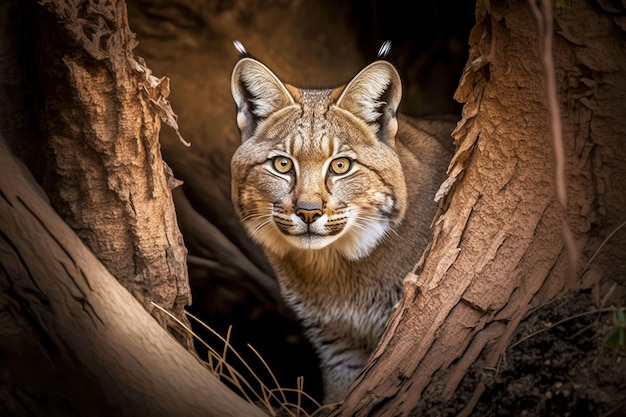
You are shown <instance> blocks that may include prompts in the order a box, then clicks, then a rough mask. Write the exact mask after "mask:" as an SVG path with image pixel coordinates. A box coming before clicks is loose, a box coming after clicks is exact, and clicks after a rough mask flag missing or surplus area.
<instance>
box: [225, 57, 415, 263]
mask: <svg viewBox="0 0 626 417" xmlns="http://www.w3.org/2000/svg"><path fill="white" fill-rule="evenodd" d="M231 88H232V94H233V97H234V99H235V102H236V105H237V125H238V127H239V130H240V132H241V146H240V147H239V148H238V149H237V151H236V152H235V154H234V156H233V158H232V162H231V171H232V198H233V202H234V206H235V210H236V212H237V214H238V215H239V217H240V218H241V220H242V223H243V224H244V226H245V228H246V229H247V231H248V232H249V234H250V235H251V236H252V238H253V239H255V240H256V241H257V242H259V243H260V244H261V245H263V246H264V248H265V249H266V250H268V251H270V252H271V253H273V254H275V255H277V256H284V255H285V254H287V253H289V252H291V251H294V250H295V251H298V250H299V251H302V250H305V251H308V250H319V249H322V248H329V249H334V250H336V251H337V252H338V253H340V254H342V255H343V256H344V257H346V258H347V259H350V260H356V259H360V258H363V257H365V256H367V255H368V254H369V253H370V252H371V251H372V250H373V249H374V248H375V247H376V245H378V244H379V243H380V242H381V240H382V239H383V238H384V237H385V236H386V235H387V234H389V233H392V232H393V228H394V227H395V226H397V225H398V224H399V223H400V222H401V221H402V219H403V217H404V213H405V210H406V205H407V203H406V200H407V191H406V185H405V180H404V175H403V171H402V166H401V165H400V161H399V159H398V156H397V154H396V151H395V147H396V141H395V137H396V132H397V130H398V122H397V119H396V110H397V108H398V104H399V102H400V98H401V91H402V90H401V84H400V77H399V75H398V73H397V71H396V70H395V68H394V67H393V66H392V65H391V64H390V63H388V62H386V61H376V62H374V63H372V64H370V65H369V66H367V67H366V68H365V69H363V70H362V71H361V72H360V73H359V74H357V75H356V76H355V77H354V78H353V79H352V80H351V81H350V82H349V83H348V84H347V85H345V86H341V87H338V88H335V89H328V90H310V89H299V88H296V87H294V86H291V85H289V84H286V83H283V82H282V81H281V80H279V79H278V77H277V76H276V75H275V74H274V73H273V72H272V71H270V70H269V69H268V68H267V67H266V66H265V65H263V64H262V63H260V62H259V61H257V60H255V59H252V58H250V57H244V58H242V59H241V60H240V61H239V62H238V63H237V65H236V66H235V68H234V70H233V74H232V80H231Z"/></svg>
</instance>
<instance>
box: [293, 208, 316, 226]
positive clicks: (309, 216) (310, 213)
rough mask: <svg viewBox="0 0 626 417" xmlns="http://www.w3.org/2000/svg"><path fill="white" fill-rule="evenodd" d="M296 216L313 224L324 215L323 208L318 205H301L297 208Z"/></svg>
mask: <svg viewBox="0 0 626 417" xmlns="http://www.w3.org/2000/svg"><path fill="white" fill-rule="evenodd" d="M296 216H298V217H300V218H301V219H302V221H303V222H305V223H306V224H311V223H313V222H314V221H315V220H317V219H319V218H320V217H322V210H321V209H319V208H316V207H299V208H297V209H296Z"/></svg>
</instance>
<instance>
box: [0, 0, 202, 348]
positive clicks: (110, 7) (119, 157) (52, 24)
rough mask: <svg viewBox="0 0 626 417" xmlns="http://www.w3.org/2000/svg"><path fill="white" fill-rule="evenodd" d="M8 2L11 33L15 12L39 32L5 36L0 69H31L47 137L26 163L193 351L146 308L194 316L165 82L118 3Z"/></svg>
mask: <svg viewBox="0 0 626 417" xmlns="http://www.w3.org/2000/svg"><path fill="white" fill-rule="evenodd" d="M3 9H4V11H5V13H4V15H3V21H4V22H6V24H7V26H8V27H9V28H13V29H14V30H18V27H17V26H18V25H15V24H13V23H12V22H11V19H15V18H16V17H17V18H18V19H20V20H21V21H22V23H25V24H26V25H25V27H26V31H32V32H31V33H29V34H28V35H25V34H23V33H19V32H13V33H10V34H9V35H10V37H9V38H7V39H6V40H5V41H4V42H5V44H6V45H10V44H11V43H12V44H13V45H12V47H13V52H14V54H15V55H16V56H17V58H18V59H16V60H15V61H9V62H5V63H4V64H3V65H4V66H7V67H8V66H11V65H13V66H16V65H17V66H18V67H19V66H20V65H21V66H22V68H20V69H18V70H14V72H16V73H19V72H20V71H23V73H25V74H28V73H29V72H30V74H29V75H30V77H29V78H28V80H22V83H23V85H24V86H29V87H30V88H31V91H30V94H31V98H32V99H33V102H36V103H40V106H39V107H38V108H36V109H35V110H36V114H37V116H36V119H37V120H36V123H37V124H38V127H39V128H40V130H41V134H40V135H39V136H41V137H43V138H44V139H43V143H40V148H39V149H35V150H33V149H32V145H31V146H30V149H27V151H30V153H31V154H32V153H33V151H34V152H35V153H37V154H38V155H40V157H39V159H38V160H35V161H33V159H34V158H33V157H32V155H31V156H30V157H29V156H27V157H26V158H25V159H26V160H27V161H31V162H33V163H31V164H30V166H31V168H32V169H33V171H34V172H36V173H37V174H38V177H39V179H40V180H41V182H42V184H43V186H44V189H45V190H46V193H47V194H48V196H49V197H50V200H51V203H52V205H53V207H54V208H55V209H56V211H57V212H58V213H59V214H60V215H61V217H62V218H63V219H64V220H65V222H66V223H68V224H69V225H70V227H71V228H72V229H73V230H74V231H75V232H76V233H77V234H78V236H79V237H80V238H81V239H82V240H83V241H84V242H85V243H86V244H87V246H88V247H90V248H91V249H92V250H93V252H94V253H95V254H97V256H98V258H99V259H100V260H101V262H102V263H103V264H104V265H105V266H106V267H107V268H108V269H109V271H111V273H112V274H113V275H114V276H115V277H116V278H117V279H118V280H119V281H120V283H121V284H122V285H124V287H126V288H127V289H128V290H129V291H130V292H131V294H133V295H134V296H135V298H137V299H138V300H139V301H140V302H141V304H142V305H143V306H144V308H146V310H148V311H149V312H151V313H152V314H153V316H154V317H155V318H156V319H157V320H158V321H159V322H160V323H161V324H162V325H163V326H165V327H169V329H170V331H171V332H172V333H173V334H175V335H176V337H177V338H178V339H179V340H180V341H181V342H182V343H184V344H185V345H186V346H188V347H189V348H191V337H190V335H189V334H188V333H187V332H184V331H181V329H180V327H179V326H178V325H176V324H174V323H173V322H171V320H170V319H168V317H167V316H166V315H164V314H163V313H162V312H160V311H159V310H157V309H155V308H154V307H153V305H152V304H151V302H154V303H156V304H158V305H160V306H162V307H164V308H166V309H168V310H169V311H171V312H172V313H173V314H174V315H175V316H177V317H178V318H179V319H180V320H182V321H183V322H186V321H187V319H186V317H185V315H184V307H185V306H186V305H189V304H190V303H191V294H190V289H189V283H188V277H187V267H186V254H187V251H186V249H185V245H184V242H183V239H182V235H181V233H180V231H179V229H178V225H177V223H176V215H175V211H174V205H173V201H172V195H171V191H170V188H169V184H168V182H170V183H172V184H174V183H175V181H173V179H172V178H168V173H167V167H166V166H165V164H164V162H163V160H162V158H161V151H160V146H159V130H160V122H161V120H160V118H163V119H164V120H166V121H168V122H170V123H174V124H175V116H174V115H173V113H172V112H171V109H170V107H169V104H168V102H167V99H166V97H167V95H168V94H169V87H168V80H167V79H166V78H163V79H157V78H156V77H154V76H152V75H151V72H150V70H149V69H148V68H147V67H146V66H145V64H144V63H143V60H142V59H141V58H137V57H135V56H134V55H133V53H132V50H133V48H134V47H135V45H136V43H137V42H136V40H135V37H134V34H132V32H131V31H130V29H129V27H128V22H127V16H126V5H125V3H124V1H123V0H118V1H115V2H113V3H109V2H107V3H104V4H103V3H100V2H81V3H80V4H75V2H68V1H41V2H35V1H30V2H16V1H9V2H8V3H5V4H4V7H3ZM16 15H17V16H16ZM19 29H21V28H19ZM22 30H23V29H22ZM20 38H21V39H20ZM20 40H26V41H27V42H26V43H20ZM31 66H34V68H36V69H35V70H33V69H32V67H31ZM35 81H36V82H35ZM5 82H6V81H5ZM33 87H34V88H33ZM35 89H36V90H35ZM30 105H31V106H32V103H30ZM12 111H15V110H14V109H12ZM168 118H169V119H168ZM5 123H7V124H11V123H12V122H11V121H6V122H5ZM9 129H10V127H9ZM9 129H7V126H5V130H9ZM37 134H38V132H37V133H35V135H37ZM11 136H12V137H11V140H10V143H11V144H12V146H13V148H14V149H18V150H19V149H21V148H24V147H25V146H28V145H24V144H20V143H19V142H20V141H24V140H26V138H24V137H17V136H14V135H11ZM181 146H182V145H181ZM20 156H23V155H20Z"/></svg>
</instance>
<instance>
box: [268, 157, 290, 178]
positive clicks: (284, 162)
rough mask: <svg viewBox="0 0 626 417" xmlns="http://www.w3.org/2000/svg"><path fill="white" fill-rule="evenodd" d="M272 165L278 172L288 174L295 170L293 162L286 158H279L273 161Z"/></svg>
mask: <svg viewBox="0 0 626 417" xmlns="http://www.w3.org/2000/svg"><path fill="white" fill-rule="evenodd" d="M272 165H273V167H274V169H275V170H276V171H278V172H279V173H281V174H286V173H288V172H289V171H291V169H292V168H293V162H292V161H291V159H289V158H287V157H286V156H277V157H275V158H274V159H273V160H272Z"/></svg>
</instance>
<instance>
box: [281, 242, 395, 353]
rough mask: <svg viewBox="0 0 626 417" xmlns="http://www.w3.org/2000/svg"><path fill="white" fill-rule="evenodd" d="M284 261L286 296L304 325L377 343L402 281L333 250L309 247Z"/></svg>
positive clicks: (368, 344)
mask: <svg viewBox="0 0 626 417" xmlns="http://www.w3.org/2000/svg"><path fill="white" fill-rule="evenodd" d="M274 264H275V265H279V264H278V263H276V262H274ZM280 265H281V266H280V267H279V269H278V270H277V273H278V276H279V281H280V284H281V290H282V293H283V296H284V298H285V300H286V301H287V303H288V304H289V305H290V307H291V308H293V309H294V311H295V312H296V314H297V315H298V317H299V318H300V319H301V320H303V322H304V324H305V327H314V328H319V329H324V331H326V332H332V333H334V334H336V335H337V336H340V337H348V338H350V339H352V340H354V341H356V342H357V343H358V344H360V345H363V346H364V347H367V348H369V349H371V348H373V347H374V345H375V343H376V341H377V340H378V338H379V337H380V336H381V334H382V331H383V330H384V326H385V324H386V321H387V318H388V316H389V314H390V312H391V310H392V309H393V307H394V306H395V304H396V303H397V301H398V299H399V297H400V291H399V285H395V284H394V283H392V282H389V281H388V280H385V279H383V277H377V276H372V274H371V271H369V269H370V268H367V266H364V265H362V264H361V262H359V261H348V260H346V259H344V258H342V256H341V255H340V254H338V253H333V251H330V250H319V251H308V252H307V251H305V252H302V253H301V255H300V256H296V257H293V258H290V259H289V260H286V259H283V260H282V262H281V263H280Z"/></svg>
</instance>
